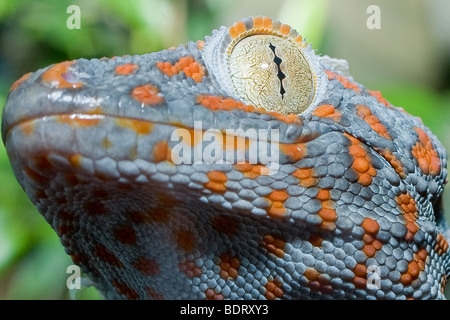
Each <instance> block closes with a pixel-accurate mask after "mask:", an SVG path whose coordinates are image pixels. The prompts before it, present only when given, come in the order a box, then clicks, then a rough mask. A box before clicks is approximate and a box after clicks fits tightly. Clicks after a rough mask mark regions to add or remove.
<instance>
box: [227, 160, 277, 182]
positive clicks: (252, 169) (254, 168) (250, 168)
mask: <svg viewBox="0 0 450 320" xmlns="http://www.w3.org/2000/svg"><path fill="white" fill-rule="evenodd" d="M234 168H235V169H236V170H238V171H240V172H242V173H243V174H244V177H246V178H249V179H255V178H256V177H259V176H260V175H263V174H267V173H268V170H269V169H267V167H266V166H263V165H260V164H256V165H255V164H250V163H248V162H246V163H238V164H235V165H234Z"/></svg>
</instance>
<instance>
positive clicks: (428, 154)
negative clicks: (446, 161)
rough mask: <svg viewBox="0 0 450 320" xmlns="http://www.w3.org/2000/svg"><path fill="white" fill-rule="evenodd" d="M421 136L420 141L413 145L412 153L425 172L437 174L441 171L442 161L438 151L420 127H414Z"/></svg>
mask: <svg viewBox="0 0 450 320" xmlns="http://www.w3.org/2000/svg"><path fill="white" fill-rule="evenodd" d="M414 130H415V131H416V132H417V134H418V136H419V141H418V142H417V143H416V145H415V146H413V147H412V150H411V153H412V154H413V156H414V158H416V159H417V161H418V162H419V167H420V169H421V170H422V172H423V173H424V174H431V175H433V176H434V175H437V174H439V172H440V171H441V162H440V160H439V156H438V153H437V152H436V150H435V149H434V147H433V144H432V143H431V140H430V138H429V137H428V135H427V134H426V133H425V131H423V130H422V129H420V128H414Z"/></svg>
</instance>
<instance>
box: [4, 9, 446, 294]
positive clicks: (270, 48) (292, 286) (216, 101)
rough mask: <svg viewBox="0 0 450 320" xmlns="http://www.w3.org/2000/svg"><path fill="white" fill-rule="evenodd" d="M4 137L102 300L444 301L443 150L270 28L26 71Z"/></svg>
mask: <svg viewBox="0 0 450 320" xmlns="http://www.w3.org/2000/svg"><path fill="white" fill-rule="evenodd" d="M2 139H3V142H4V144H5V147H6V150H7V154H8V157H9V159H10V163H11V166H12V169H13V172H14V174H15V176H16V178H17V181H18V183H19V184H20V185H21V186H22V188H23V190H24V191H25V193H26V194H27V195H28V197H29V199H30V200H31V202H32V203H33V204H34V205H35V206H36V208H37V209H38V210H39V212H40V213H41V214H42V216H43V217H44V219H45V220H46V221H47V222H48V224H49V225H50V226H51V227H52V228H53V229H54V231H55V232H56V234H57V235H58V236H59V238H60V241H61V244H62V246H63V247H64V250H65V252H66V253H67V254H68V255H70V257H71V259H72V261H73V262H74V263H75V264H76V265H78V266H80V267H81V269H82V270H83V272H84V273H85V274H86V275H87V276H88V277H89V278H90V279H91V280H92V282H93V283H94V285H95V287H96V288H97V289H98V290H99V291H100V292H101V294H102V296H103V297H104V298H105V299H156V300H158V299H213V300H218V299H268V300H273V299H445V296H444V288H445V285H446V283H447V282H448V279H449V276H450V250H449V246H448V241H449V239H450V231H449V228H448V226H447V223H446V221H445V218H444V212H443V207H442V194H443V189H444V185H445V183H446V182H447V169H446V165H447V155H446V151H445V149H444V147H443V146H442V144H441V143H440V142H439V141H438V140H437V138H436V137H435V136H434V135H433V133H432V132H431V131H430V130H429V129H428V128H427V127H426V126H425V125H424V124H423V123H422V121H421V120H420V119H419V118H417V117H415V116H413V115H410V114H408V113H407V112H406V111H405V110H404V109H403V108H401V107H396V106H393V105H392V104H391V103H390V102H389V101H387V100H386V99H385V98H384V97H383V96H382V94H381V93H380V92H379V91H375V90H370V89H368V88H366V87H365V86H364V85H362V84H360V83H358V82H357V81H356V80H355V79H354V78H353V77H352V76H351V75H350V73H349V67H348V63H347V62H346V61H345V60H341V59H336V58H330V57H329V56H326V55H320V54H318V53H316V52H315V51H314V50H313V49H312V47H311V45H310V44H308V43H307V42H306V41H305V40H304V38H303V37H302V36H301V35H300V34H299V33H298V32H297V31H295V30H294V29H293V28H291V27H290V26H289V25H287V24H283V23H282V22H280V21H278V20H275V19H272V18H269V17H264V16H255V17H249V18H246V19H243V20H240V21H237V22H235V23H234V24H233V25H231V26H229V27H221V28H219V29H217V30H214V31H213V32H212V35H211V36H207V37H206V38H205V40H204V41H197V42H188V43H187V44H184V45H180V46H179V47H176V48H175V47H174V48H169V49H167V50H163V51H159V52H153V53H149V54H143V55H126V56H123V57H113V58H100V59H91V60H87V59H78V60H72V61H65V62H61V63H56V64H53V65H51V66H48V67H46V68H43V69H40V70H38V71H36V72H32V73H31V72H30V73H27V74H25V75H24V76H23V77H21V78H20V79H19V80H17V81H16V82H15V83H14V84H13V85H12V87H11V89H10V92H9V95H8V98H7V101H6V105H5V108H4V112H3V115H2Z"/></svg>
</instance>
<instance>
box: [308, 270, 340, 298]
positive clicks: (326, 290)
mask: <svg viewBox="0 0 450 320" xmlns="http://www.w3.org/2000/svg"><path fill="white" fill-rule="evenodd" d="M303 275H304V276H305V277H306V279H308V286H309V288H310V289H311V290H313V291H319V292H321V293H323V294H330V293H332V292H333V287H332V286H331V284H330V278H329V277H328V276H326V275H323V274H320V273H319V272H318V271H317V270H316V269H314V268H308V269H306V270H305V273H304V274H303Z"/></svg>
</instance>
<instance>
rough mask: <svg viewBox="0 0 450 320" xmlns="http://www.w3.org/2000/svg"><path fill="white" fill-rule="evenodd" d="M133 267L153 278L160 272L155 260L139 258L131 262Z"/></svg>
mask: <svg viewBox="0 0 450 320" xmlns="http://www.w3.org/2000/svg"><path fill="white" fill-rule="evenodd" d="M133 266H134V267H135V268H136V269H138V270H139V271H140V272H141V273H142V274H145V275H147V276H154V275H157V274H158V273H160V272H161V271H160V269H159V265H158V263H157V262H156V260H155V259H148V258H145V257H139V258H138V259H137V260H136V261H135V262H133Z"/></svg>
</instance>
